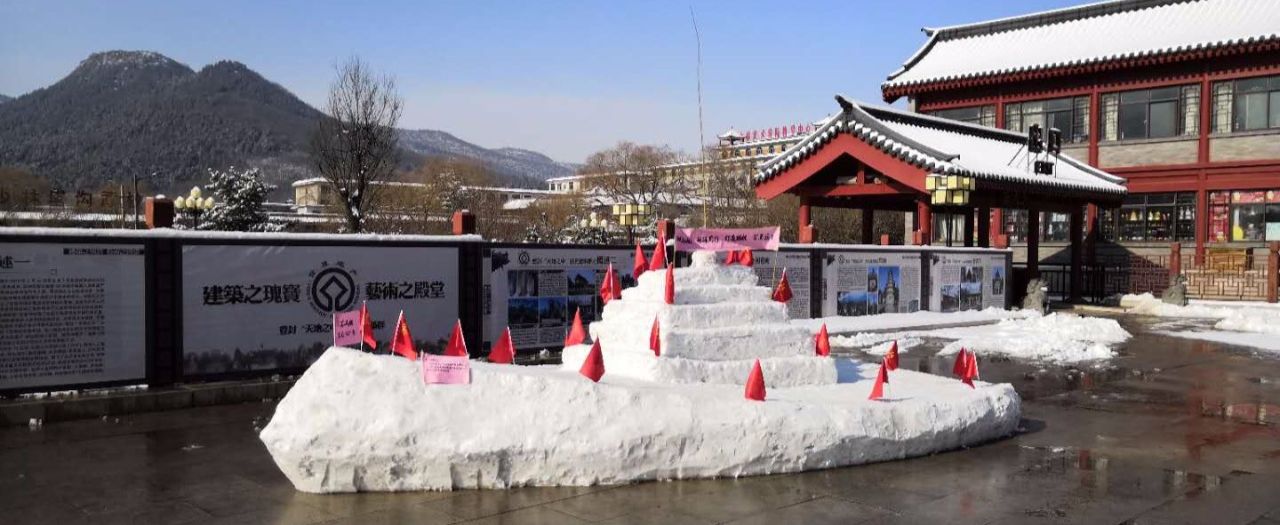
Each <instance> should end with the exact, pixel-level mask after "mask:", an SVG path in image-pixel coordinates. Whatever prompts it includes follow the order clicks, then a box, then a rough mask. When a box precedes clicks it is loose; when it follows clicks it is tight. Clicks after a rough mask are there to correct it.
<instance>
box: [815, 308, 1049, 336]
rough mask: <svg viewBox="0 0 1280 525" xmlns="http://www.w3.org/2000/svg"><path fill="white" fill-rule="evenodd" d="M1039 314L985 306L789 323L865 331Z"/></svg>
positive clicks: (837, 329) (992, 320)
mask: <svg viewBox="0 0 1280 525" xmlns="http://www.w3.org/2000/svg"><path fill="white" fill-rule="evenodd" d="M1036 315H1038V314H1037V313H1036V312H1034V311H1030V310H1002V309H999V308H987V309H986V310H966V311H963V312H950V313H942V312H928V311H924V310H921V311H918V312H912V313H909V314H877V315H866V316H859V317H822V318H819V319H793V320H792V321H791V324H793V325H798V326H803V327H805V328H808V329H809V330H810V331H812V332H813V333H815V334H816V333H818V329H819V328H821V327H822V325H823V324H826V325H827V331H828V332H830V333H833V334H837V333H840V334H847V333H857V332H866V331H870V330H893V329H906V328H921V327H928V326H938V325H952V324H967V323H982V322H994V321H999V320H1001V319H1011V318H1026V317H1032V316H1036Z"/></svg>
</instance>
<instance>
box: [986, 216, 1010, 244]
mask: <svg viewBox="0 0 1280 525" xmlns="http://www.w3.org/2000/svg"><path fill="white" fill-rule="evenodd" d="M990 228H991V231H992V232H993V233H994V234H995V246H996V247H997V248H1007V247H1009V243H1008V242H1006V241H1004V240H1003V238H1004V236H1005V235H1004V210H1003V209H1001V208H996V209H994V210H991V226H990Z"/></svg>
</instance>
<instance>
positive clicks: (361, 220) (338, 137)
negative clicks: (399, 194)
mask: <svg viewBox="0 0 1280 525" xmlns="http://www.w3.org/2000/svg"><path fill="white" fill-rule="evenodd" d="M337 73H338V78H337V79H336V80H335V81H334V82H333V84H332V85H331V86H330V87H329V100H328V103H327V104H326V105H325V113H326V114H327V115H326V116H324V117H322V118H321V119H320V122H319V124H318V125H317V127H316V130H315V132H314V133H313V134H312V136H311V158H312V162H313V163H314V165H315V168H316V170H317V171H319V172H320V174H321V175H322V176H323V177H324V178H325V179H327V180H328V181H329V184H331V185H333V190H334V194H335V195H337V197H338V199H337V200H338V203H339V205H340V206H341V209H342V212H343V218H344V219H345V221H346V231H348V232H351V233H359V232H361V231H363V230H364V224H365V220H367V219H368V217H369V215H370V214H371V213H372V212H373V211H374V210H376V207H377V204H378V191H379V190H380V189H381V188H380V184H378V183H380V182H382V181H387V180H389V179H390V178H391V176H392V174H393V173H394V171H395V168H396V163H397V161H398V155H399V150H398V148H397V133H396V123H398V122H399V121H400V113H401V110H402V107H403V101H402V100H401V99H400V95H399V94H398V93H397V92H396V84H395V80H394V79H392V78H390V77H376V76H375V75H374V73H373V72H372V71H371V70H370V69H369V66H368V65H367V64H365V63H364V62H363V61H361V60H360V59H359V58H352V59H350V60H348V61H347V62H346V63H345V64H342V65H340V66H338V67H337Z"/></svg>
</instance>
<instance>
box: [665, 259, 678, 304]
mask: <svg viewBox="0 0 1280 525" xmlns="http://www.w3.org/2000/svg"><path fill="white" fill-rule="evenodd" d="M662 300H663V301H666V303H667V304H676V265H674V264H668V265H667V284H666V288H665V289H663V291H662Z"/></svg>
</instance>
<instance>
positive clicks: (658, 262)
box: [649, 235, 667, 271]
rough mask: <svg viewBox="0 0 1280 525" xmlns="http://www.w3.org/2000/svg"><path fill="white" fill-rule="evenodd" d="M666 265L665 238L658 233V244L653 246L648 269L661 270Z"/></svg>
mask: <svg viewBox="0 0 1280 525" xmlns="http://www.w3.org/2000/svg"><path fill="white" fill-rule="evenodd" d="M666 267H667V239H666V238H665V237H664V236H662V235H659V236H658V245H657V246H654V247H653V257H652V258H650V259H649V270H650V271H654V270H661V269H663V268H666Z"/></svg>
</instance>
